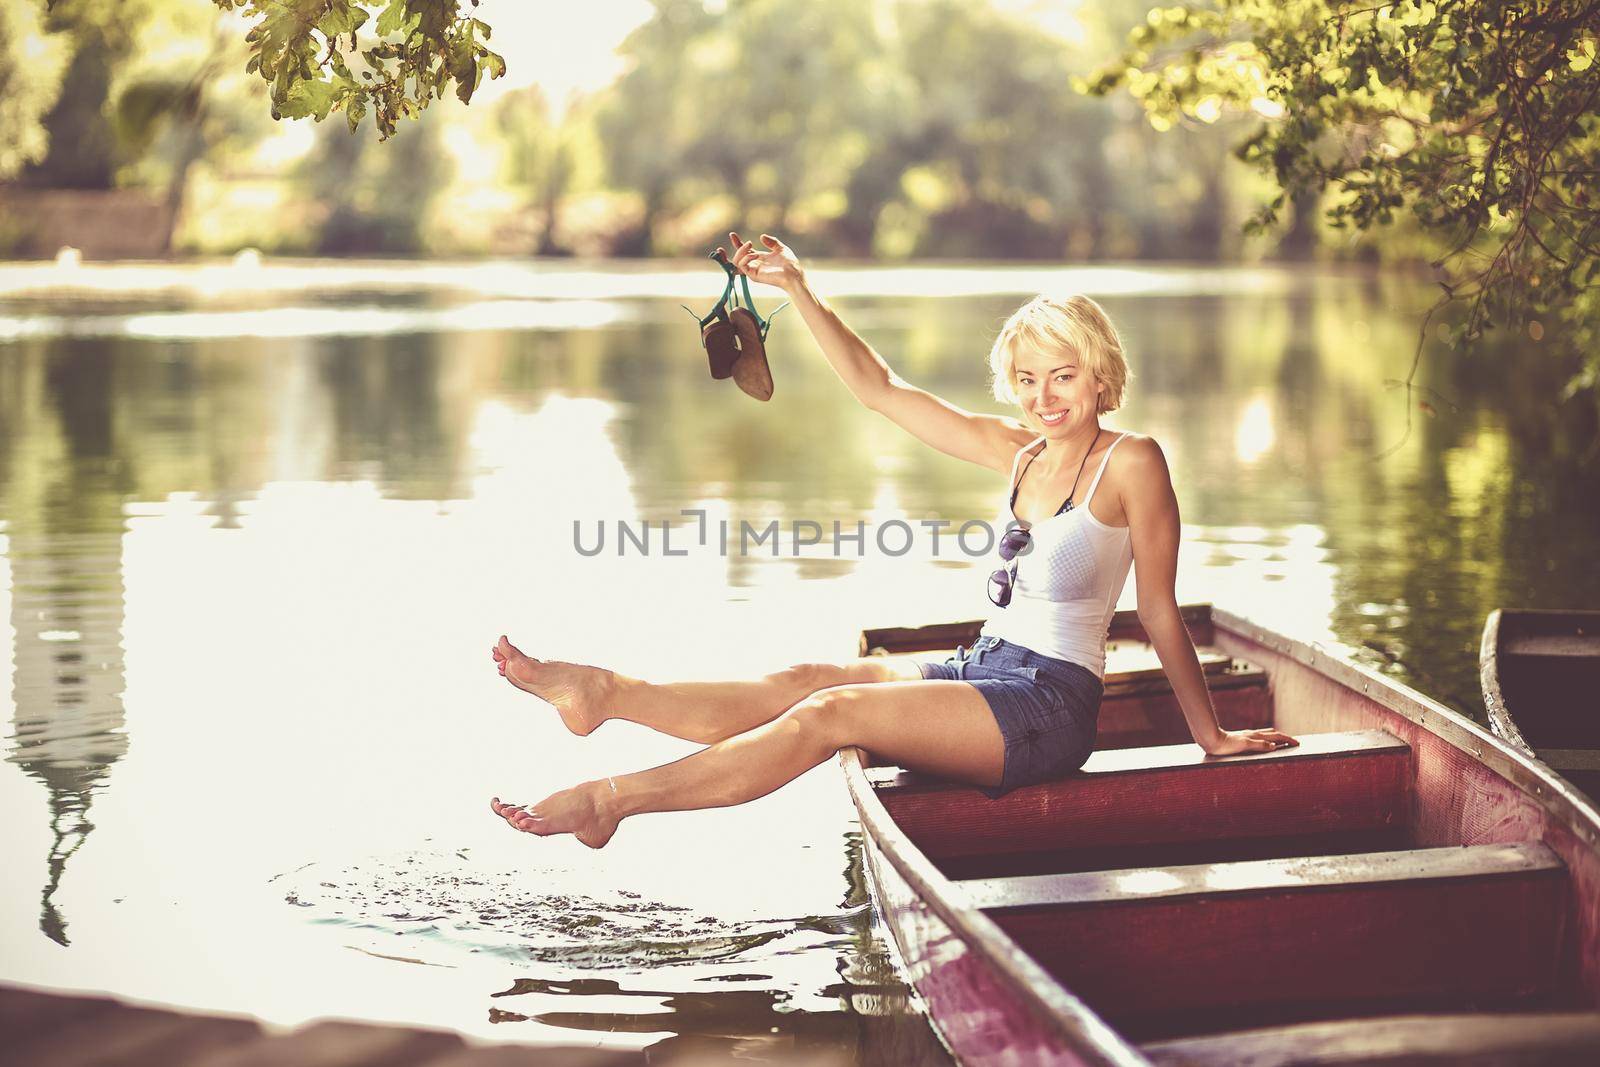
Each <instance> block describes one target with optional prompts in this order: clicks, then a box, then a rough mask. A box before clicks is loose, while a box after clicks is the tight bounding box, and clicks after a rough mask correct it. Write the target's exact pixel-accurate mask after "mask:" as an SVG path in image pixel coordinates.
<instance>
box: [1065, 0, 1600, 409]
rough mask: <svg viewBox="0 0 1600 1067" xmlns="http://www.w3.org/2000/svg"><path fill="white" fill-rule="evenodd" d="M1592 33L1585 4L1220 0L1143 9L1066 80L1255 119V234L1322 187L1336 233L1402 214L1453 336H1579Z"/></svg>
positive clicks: (1592, 170)
mask: <svg viewBox="0 0 1600 1067" xmlns="http://www.w3.org/2000/svg"><path fill="white" fill-rule="evenodd" d="M1597 33H1600V0H1517V2H1511V0H1394V2H1389V3H1375V2H1373V0H1357V2H1347V0H1215V2H1213V3H1209V4H1186V5H1181V6H1174V7H1165V8H1156V9H1154V10H1151V11H1150V12H1149V15H1148V18H1147V20H1146V22H1145V24H1144V25H1142V26H1140V27H1138V28H1137V29H1136V30H1134V32H1133V33H1132V34H1131V35H1130V36H1129V38H1128V45H1127V50H1126V52H1125V53H1124V54H1123V55H1122V56H1121V57H1120V58H1119V59H1118V60H1117V61H1116V62H1115V63H1113V64H1111V65H1110V66H1108V67H1106V68H1105V69H1104V70H1103V71H1101V72H1100V73H1099V74H1098V75H1097V76H1095V77H1094V78H1092V79H1089V80H1087V81H1085V82H1083V83H1081V86H1080V87H1081V88H1083V89H1085V90H1087V91H1088V92H1091V93H1096V94H1105V93H1109V92H1111V91H1113V90H1115V89H1117V88H1118V87H1126V88H1127V89H1128V90H1129V91H1130V92H1131V93H1132V95H1133V96H1134V97H1135V98H1136V99H1137V100H1138V101H1139V102H1140V103H1141V104H1142V105H1143V106H1144V108H1145V111H1146V113H1147V115H1148V117H1149V121H1150V122H1151V123H1152V124H1154V125H1155V126H1157V127H1158V128H1169V127H1172V126H1175V125H1178V124H1180V123H1187V124H1196V123H1200V124H1203V123H1209V122H1213V121H1215V120H1216V119H1217V118H1218V117H1219V116H1221V115H1222V114H1224V113H1225V112H1228V111H1242V112H1245V113H1247V114H1248V113H1253V115H1254V116H1255V117H1256V118H1257V119H1258V123H1257V128H1256V129H1255V131H1254V132H1253V133H1252V134H1251V135H1250V136H1248V137H1247V138H1246V139H1245V140H1244V141H1243V143H1242V144H1240V145H1239V146H1238V155H1239V156H1240V158H1242V159H1244V160H1246V161H1248V162H1251V163H1253V164H1255V165H1257V166H1258V167H1260V168H1262V169H1263V170H1264V171H1266V172H1268V173H1270V174H1271V175H1272V176H1273V177H1274V179H1275V181H1276V183H1277V185H1278V188H1279V193H1278V195H1277V196H1276V197H1275V198H1274V199H1273V200H1271V201H1270V203H1268V204H1267V205H1266V207H1265V208H1264V209H1263V210H1262V211H1261V212H1260V213H1259V215H1258V216H1257V217H1256V219H1255V220H1254V225H1255V226H1256V227H1257V228H1262V227H1266V226H1270V225H1272V224H1273V223H1274V222H1276V221H1277V216H1278V213H1279V211H1280V210H1281V209H1282V208H1283V206H1284V204H1285V203H1286V199H1287V198H1292V197H1296V196H1298V195H1306V194H1308V193H1309V194H1316V193H1322V192H1324V191H1326V193H1327V199H1326V203H1327V205H1328V206H1327V212H1326V216H1327V221H1328V223H1329V224H1330V225H1332V226H1333V227H1335V228H1339V229H1345V230H1349V231H1352V232H1356V233H1365V232H1368V231H1374V230H1379V229H1382V228H1384V227H1387V226H1389V225H1391V224H1393V223H1395V222H1397V221H1399V220H1400V219H1401V218H1402V217H1403V216H1405V217H1409V219H1410V220H1411V221H1413V222H1414V223H1415V224H1416V225H1418V226H1419V227H1420V228H1421V230H1422V231H1423V232H1424V233H1426V234H1429V235H1430V236H1431V237H1432V239H1433V241H1434V244H1435V253H1434V256H1433V266H1434V267H1435V268H1436V269H1437V270H1438V272H1439V276H1440V279H1441V284H1442V285H1443V287H1444V294H1445V295H1444V297H1443V299H1442V300H1441V302H1440V306H1443V305H1444V304H1447V303H1449V302H1451V301H1452V300H1458V299H1465V300H1466V301H1467V305H1466V307H1467V313H1466V314H1465V315H1464V316H1461V317H1460V320H1459V321H1458V322H1456V323H1454V324H1453V325H1452V327H1451V328H1450V330H1449V336H1450V337H1451V339H1453V340H1455V341H1467V340H1472V339H1475V338H1477V337H1478V336H1480V335H1481V334H1482V332H1483V331H1484V330H1485V329H1488V328H1489V327H1491V326H1492V325H1494V324H1495V323H1497V322H1498V323H1502V324H1509V325H1513V326H1515V327H1517V328H1518V329H1521V330H1523V331H1526V333H1527V335H1528V336H1529V337H1530V339H1531V340H1533V341H1535V342H1537V341H1538V340H1540V338H1541V337H1542V336H1544V333H1545V330H1546V327H1545V326H1544V324H1543V321H1542V320H1546V319H1549V318H1551V317H1558V318H1561V319H1562V320H1564V321H1565V322H1566V323H1567V325H1568V327H1569V331H1568V332H1569V340H1571V341H1574V342H1580V341H1584V339H1587V341H1588V342H1592V341H1593V339H1594V338H1593V325H1592V324H1593V318H1594V314H1595V312H1596V310H1597V308H1596V306H1595V301H1594V299H1593V293H1594V289H1595V285H1596V281H1597V278H1600V198H1597V197H1596V196H1595V195H1594V194H1593V192H1592V191H1591V190H1592V188H1593V185H1594V179H1595V176H1596V175H1597V174H1600V108H1597V107H1596V104H1597V101H1600V61H1597V56H1596V47H1597ZM1425 329H1426V327H1425ZM1419 351H1420V346H1419ZM1589 351H1590V352H1593V348H1592V345H1591V347H1590V349H1589ZM1596 366H1600V356H1595V355H1591V356H1590V357H1589V371H1588V374H1589V376H1590V377H1591V379H1592V378H1593V377H1594V374H1595V368H1596Z"/></svg>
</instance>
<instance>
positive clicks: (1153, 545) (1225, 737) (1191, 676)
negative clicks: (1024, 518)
mask: <svg viewBox="0 0 1600 1067" xmlns="http://www.w3.org/2000/svg"><path fill="white" fill-rule="evenodd" d="M1118 452H1119V454H1120V457H1121V462H1122V471H1121V476H1120V477H1119V479H1118V481H1119V483H1120V484H1121V485H1122V486H1123V490H1122V506H1123V510H1124V511H1125V512H1126V514H1127V516H1128V536H1129V538H1130V539H1131V540H1132V542H1133V566H1134V580H1135V585H1136V587H1137V589H1138V593H1139V622H1140V623H1141V624H1142V625H1143V626H1144V632H1145V633H1146V634H1148V635H1149V637H1150V643H1151V644H1152V645H1154V646H1155V650H1156V655H1157V656H1159V657H1160V658H1161V666H1162V669H1164V670H1165V671H1166V672H1167V679H1168V680H1169V681H1170V682H1171V683H1172V692H1173V695H1175V696H1176V697H1177V698H1178V705H1179V706H1180V707H1181V708H1182V709H1183V717H1184V720H1185V721H1186V722H1187V723H1188V724H1189V732H1190V733H1191V734H1193V735H1194V739H1195V742H1196V743H1197V744H1199V746H1200V747H1201V748H1203V749H1205V750H1206V752H1208V753H1210V754H1211V755H1213V756H1227V755H1232V754H1233V753H1236V752H1265V751H1268V750H1270V749H1274V748H1278V747H1279V746H1281V745H1294V744H1299V742H1298V741H1296V740H1295V739H1294V738H1292V737H1290V736H1289V735H1288V734H1285V733H1282V732H1280V731H1278V730H1274V729H1270V728H1269V729H1262V730H1224V729H1222V727H1221V726H1220V725H1218V723H1217V713H1216V711H1215V709H1213V708H1212V706H1211V693H1210V691H1209V690H1207V689H1206V681H1205V675H1204V674H1203V673H1202V672H1201V670H1200V657H1199V656H1198V655H1197V654H1196V653H1195V648H1194V641H1193V639H1192V638H1190V636H1189V630H1188V628H1187V627H1185V626H1184V625H1183V616H1182V615H1181V614H1180V613H1179V611H1178V597H1177V593H1176V587H1177V577H1178V530H1179V524H1178V498H1177V494H1175V493H1174V492H1173V491H1172V476H1171V474H1169V473H1168V471H1167V458H1166V457H1165V456H1164V455H1162V454H1161V446H1160V445H1158V444H1156V443H1155V441H1154V440H1152V439H1151V438H1148V437H1134V438H1133V439H1131V440H1129V441H1127V442H1125V443H1124V444H1123V446H1122V447H1121V448H1120V449H1119V450H1118Z"/></svg>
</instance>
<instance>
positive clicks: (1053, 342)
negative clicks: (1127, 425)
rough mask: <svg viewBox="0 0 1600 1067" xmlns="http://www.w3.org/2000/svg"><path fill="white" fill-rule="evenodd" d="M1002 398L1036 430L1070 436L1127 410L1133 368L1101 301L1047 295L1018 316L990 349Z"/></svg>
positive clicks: (993, 383)
mask: <svg viewBox="0 0 1600 1067" xmlns="http://www.w3.org/2000/svg"><path fill="white" fill-rule="evenodd" d="M989 372H990V374H991V376H992V378H991V383H990V384H991V386H992V388H993V390H994V398H995V399H996V400H999V401H1001V402H1002V403H1015V404H1016V405H1017V406H1018V407H1019V408H1021V409H1022V422H1023V423H1024V424H1025V425H1026V426H1028V427H1029V428H1030V429H1032V430H1034V431H1035V432H1036V433H1041V434H1044V435H1045V436H1047V437H1052V438H1056V439H1062V438H1067V439H1070V438H1072V437H1074V436H1075V435H1077V434H1078V433H1080V432H1081V431H1082V430H1083V429H1084V428H1085V427H1088V426H1091V425H1098V421H1099V420H1098V416H1100V415H1104V414H1105V413H1106V412H1108V411H1116V410H1117V409H1118V408H1119V407H1121V406H1122V399H1123V393H1124V391H1125V390H1126V388H1127V384H1128V379H1129V377H1130V375H1129V373H1128V363H1127V361H1126V360H1125V359H1124V358H1123V355H1122V339H1121V338H1120V337H1118V336H1117V331H1116V327H1114V326H1112V325H1111V320H1110V319H1108V318H1107V317H1106V313H1105V311H1104V310H1103V309H1101V307H1100V305H1099V304H1096V303H1095V302H1094V301H1093V300H1090V299H1089V298H1088V297H1086V296H1083V295H1075V296H1065V297H1052V296H1047V295H1044V294H1041V295H1039V296H1036V297H1034V298H1033V299H1032V300H1030V301H1028V302H1027V303H1026V304H1024V305H1022V307H1020V308H1018V309H1017V310H1016V311H1015V312H1013V313H1012V315H1011V317H1010V318H1009V319H1007V320H1006V323H1005V325H1004V326H1002V327H1001V328H1000V333H999V336H997V337H996V338H995V341H994V345H993V346H992V347H991V348H990V349H989Z"/></svg>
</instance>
